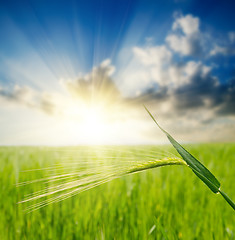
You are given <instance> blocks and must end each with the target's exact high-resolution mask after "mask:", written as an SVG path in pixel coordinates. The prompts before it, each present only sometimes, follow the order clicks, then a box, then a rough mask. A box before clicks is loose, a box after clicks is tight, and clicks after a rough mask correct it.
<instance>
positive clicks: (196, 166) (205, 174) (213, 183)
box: [144, 106, 235, 210]
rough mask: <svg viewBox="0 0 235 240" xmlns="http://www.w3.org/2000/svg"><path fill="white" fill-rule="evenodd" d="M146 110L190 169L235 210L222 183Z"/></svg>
mask: <svg viewBox="0 0 235 240" xmlns="http://www.w3.org/2000/svg"><path fill="white" fill-rule="evenodd" d="M144 108H145V110H146V111H147V112H148V114H149V115H150V117H151V118H152V119H153V121H154V122H155V123H156V124H157V126H158V127H159V128H160V129H161V130H162V131H163V132H164V133H165V134H166V136H167V138H168V139H169V141H170V142H171V144H172V145H173V147H174V148H175V149H176V150H177V152H178V153H179V154H180V155H181V157H182V158H183V160H184V161H185V162H186V163H187V165H188V167H190V168H191V169H192V171H193V172H194V173H195V174H196V175H197V176H198V177H199V178H200V179H201V180H202V181H203V182H204V183H205V184H206V185H207V186H208V187H209V188H210V189H211V191H212V192H214V193H220V194H221V195H222V196H223V198H224V199H225V200H226V201H227V202H228V203H229V204H230V206H231V207H232V208H233V209H234V210H235V204H234V202H233V201H232V200H231V199H230V198H229V197H228V196H227V195H226V194H225V193H224V192H222V191H221V189H220V182H219V181H218V180H217V179H216V177H215V176H214V175H213V174H212V173H211V172H210V171H209V170H208V169H207V168H206V167H205V166H204V165H203V164H201V163H200V162H199V161H198V160H197V159H196V158H195V157H194V156H192V155H191V154H190V153H189V152H188V151H187V150H185V149H184V148H183V147H182V146H181V145H180V144H179V143H178V142H177V141H176V140H175V139H174V138H173V137H172V136H171V135H170V134H169V133H168V132H166V131H165V130H164V129H163V128H161V127H160V125H159V124H158V123H157V121H156V120H155V118H154V117H153V115H152V114H151V113H150V112H149V110H148V109H147V108H146V107H145V106H144Z"/></svg>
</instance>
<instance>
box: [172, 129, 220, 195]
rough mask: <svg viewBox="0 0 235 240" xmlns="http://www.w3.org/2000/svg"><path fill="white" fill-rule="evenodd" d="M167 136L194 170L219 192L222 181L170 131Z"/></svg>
mask: <svg viewBox="0 0 235 240" xmlns="http://www.w3.org/2000/svg"><path fill="white" fill-rule="evenodd" d="M167 138H168V139H169V141H170V142H171V144H172V145H173V146H174V148H175V149H176V151H177V152H178V153H179V154H180V155H181V157H182V158H183V159H184V161H185V162H186V163H187V164H188V166H189V167H190V168H191V169H192V170H193V172H194V173H195V174H196V175H197V176H198V177H199V178H200V179H201V180H202V181H203V182H204V183H205V184H206V185H207V186H208V187H209V188H210V189H211V190H212V191H213V192H214V193H217V192H219V187H220V182H219V181H218V180H217V179H216V177H215V176H214V175H213V174H212V173H211V172H210V171H209V170H208V169H207V168H206V167H205V166H204V165H203V164H201V163H200V162H199V161H198V160H197V159H196V158H195V157H194V156H192V155H191V154H190V153H189V152H188V151H187V150H185V149H184V148H183V147H182V146H181V145H180V144H179V143H178V142H177V141H176V140H175V139H174V138H173V137H171V135H170V134H169V133H167Z"/></svg>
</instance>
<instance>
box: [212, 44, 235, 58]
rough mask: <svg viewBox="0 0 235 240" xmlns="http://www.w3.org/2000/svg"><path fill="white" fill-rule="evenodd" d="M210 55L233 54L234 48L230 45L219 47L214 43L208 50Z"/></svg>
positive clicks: (234, 52) (234, 53)
mask: <svg viewBox="0 0 235 240" xmlns="http://www.w3.org/2000/svg"><path fill="white" fill-rule="evenodd" d="M210 55H211V56H215V55H224V56H230V55H235V48H233V47H232V46H226V47H221V46H218V45H215V46H214V48H213V49H212V50H211V51H210Z"/></svg>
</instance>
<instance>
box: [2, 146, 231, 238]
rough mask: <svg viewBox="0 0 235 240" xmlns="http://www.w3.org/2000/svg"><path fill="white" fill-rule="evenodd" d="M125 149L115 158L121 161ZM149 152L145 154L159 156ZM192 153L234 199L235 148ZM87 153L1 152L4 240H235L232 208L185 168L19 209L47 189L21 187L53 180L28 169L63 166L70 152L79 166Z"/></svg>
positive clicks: (136, 176)
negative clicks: (27, 209)
mask: <svg viewBox="0 0 235 240" xmlns="http://www.w3.org/2000/svg"><path fill="white" fill-rule="evenodd" d="M118 148H119V147H116V150H114V152H113V157H115V156H118V155H117V152H118ZM132 148H133V147H132ZM144 148H145V151H146V154H148V152H149V150H151V149H155V147H150V146H146V147H144ZM160 148H161V147H160ZM186 148H187V149H188V150H189V151H190V152H191V153H192V154H193V155H195V157H197V158H198V159H199V160H200V161H202V162H203V163H204V164H205V165H206V166H207V167H208V169H210V170H211V171H212V172H213V173H214V174H215V176H216V177H217V178H218V180H219V181H220V182H221V186H222V188H223V190H224V191H225V192H226V193H227V194H228V195H229V196H230V197H231V198H232V199H233V200H235V192H234V180H235V178H234V176H235V144H201V145H191V146H186ZM84 149H86V151H84ZM125 149H128V147H125ZM136 149H138V147H136ZM142 149H143V147H142ZM86 152H89V147H68V148H47V147H44V148H43V147H1V148H0V209H1V211H0V220H1V224H0V239H1V240H5V239H7V240H8V239H20V240H21V239H187V240H188V239H234V234H235V224H234V223H235V214H234V211H233V209H232V208H231V207H230V206H229V205H228V204H227V203H226V202H225V201H224V200H223V199H222V197H221V196H219V195H215V194H213V193H212V192H211V191H209V190H208V188H207V186H206V185H204V184H203V183H202V182H201V181H200V180H199V179H198V178H197V177H196V176H195V175H194V174H193V173H192V172H191V170H190V169H188V168H187V167H183V166H168V167H162V168H158V169H150V170H148V171H144V172H141V173H138V174H132V175H129V176H125V177H122V178H120V179H116V180H113V181H112V182H109V183H106V184H103V185H101V186H99V187H97V188H94V189H91V190H89V191H87V192H83V193H80V194H79V195H77V196H75V197H72V198H69V199H67V200H65V201H62V202H60V203H55V204H51V205H49V206H47V207H45V208H41V209H39V210H38V211H34V212H31V213H28V214H26V213H25V212H24V211H23V209H24V207H25V206H24V205H21V204H16V203H17V202H18V201H20V200H22V199H23V198H24V197H25V195H26V194H29V193H31V192H34V191H36V190H39V189H40V188H41V186H40V183H37V184H32V185H26V186H24V187H16V186H15V184H16V183H18V182H22V181H26V180H30V179H37V178H42V177H45V175H46V171H31V172H22V171H23V170H27V169H37V168H45V167H49V166H51V165H53V164H55V163H57V164H60V163H61V161H62V160H61V159H63V156H65V155H66V156H67V153H69V161H78V160H79V158H80V157H81V155H82V156H83V157H85V155H86ZM119 156H120V155H119ZM117 160H118V157H117ZM94 161H95V159H94ZM61 166H65V165H64V164H62V165H61ZM61 171H63V169H62V170H61Z"/></svg>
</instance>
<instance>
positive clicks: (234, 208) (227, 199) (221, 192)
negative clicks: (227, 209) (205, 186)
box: [219, 189, 235, 210]
mask: <svg viewBox="0 0 235 240" xmlns="http://www.w3.org/2000/svg"><path fill="white" fill-rule="evenodd" d="M219 192H220V194H221V195H222V196H223V198H224V199H225V200H226V201H227V202H228V204H229V205H230V206H231V207H232V208H233V210H235V204H234V202H233V201H232V200H231V199H230V198H229V197H228V195H227V194H226V193H224V192H223V191H221V190H220V189H219Z"/></svg>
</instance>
